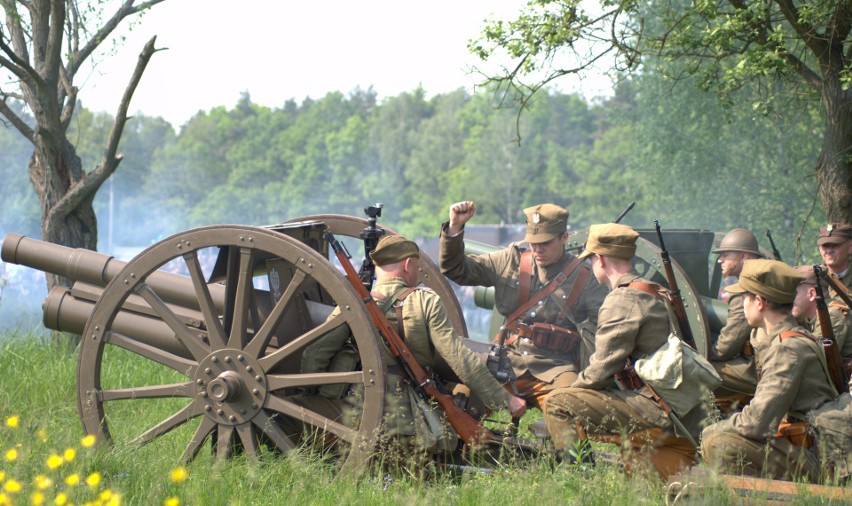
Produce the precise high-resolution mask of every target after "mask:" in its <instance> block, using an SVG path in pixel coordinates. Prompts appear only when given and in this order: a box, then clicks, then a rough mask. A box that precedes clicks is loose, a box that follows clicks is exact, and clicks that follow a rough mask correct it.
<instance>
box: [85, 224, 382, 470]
mask: <svg viewBox="0 0 852 506" xmlns="http://www.w3.org/2000/svg"><path fill="white" fill-rule="evenodd" d="M218 251H227V253H228V255H227V259H228V260H227V262H226V263H227V274H226V275H225V276H224V280H223V281H221V282H218V283H215V284H208V281H207V280H208V276H209V273H208V272H207V271H209V270H210V269H209V268H206V267H205V264H206V263H207V262H206V258H207V257H210V256H214V257H215V256H216V252H218ZM211 252H212V253H211ZM270 265H274V266H275V279H276V283H277V282H279V281H280V287H279V288H280V290H263V289H262V287H261V288H259V287H258V286H257V285H258V284H259V283H260V282H261V281H263V280H264V279H267V278H269V277H270V276H269V274H268V273H269V272H270V269H271V267H270ZM164 266H166V268H168V269H169V270H172V271H175V270H177V271H182V272H185V273H186V276H187V277H188V278H189V279H191V286H192V287H194V291H195V294H194V297H195V298H196V299H197V302H198V307H197V308H196V310H195V313H194V314H195V315H196V316H195V317H194V316H192V315H193V313H192V312H191V311H190V312H187V310H186V309H185V308H184V307H182V306H176V305H175V304H171V303H168V302H167V301H166V300H168V297H167V296H165V295H163V294H161V293H158V292H157V291H155V290H154V288H152V283H149V282H148V281H149V277H150V276H151V275H152V274H154V273H157V272H160V271H158V270H159V269H163V268H164ZM258 273H260V274H258ZM152 279H153V278H152ZM161 292H162V290H161ZM273 293H277V298H275V299H274V300H270V301H267V302H264V299H265V298H266V299H269V298H270V297H272V294H273ZM317 299H319V300H317ZM309 304H310V306H311V307H314V308H315V307H316V306H317V305H319V306H322V307H325V308H326V309H327V310H326V311H325V312H324V313H322V315H321V316H320V317H316V316H314V317H313V318H309V316H308V315H309V313H311V310H310V308H309V307H308V306H309ZM128 308H130V310H132V309H133V308H136V309H137V310H138V311H141V312H142V313H146V314H147V315H148V316H149V317H150V318H149V319H150V320H151V321H153V322H155V323H156V324H158V325H160V326H161V327H162V329H163V330H162V331H161V332H160V333H159V335H158V336H157V338H156V339H153V338H151V337H150V334H151V333H152V332H151V331H150V326H149V327H148V328H147V331H146V332H139V333H138V334H140V335H142V337H140V336H135V335H132V334H133V332H132V331H128V330H127V328H128V326H127V325H123V324H121V323H119V322H121V321H123V320H122V318H124V317H125V315H126V314H127V312H128ZM335 309H336V311H334V312H333V313H332V310H335ZM329 314H330V315H331V316H328V317H327V318H326V315H329ZM187 315H189V316H187ZM343 325H348V326H349V329H350V331H351V334H352V339H353V340H354V343H353V344H354V348H355V349H356V350H357V353H358V354H359V362H360V364H361V367H360V370H355V371H351V372H326V373H314V374H302V373H300V369H299V364H300V357H301V354H302V351H303V350H304V349H305V348H306V347H307V346H309V345H310V344H312V343H314V342H316V341H317V340H318V339H319V338H320V337H321V336H323V335H324V334H326V333H327V332H329V331H331V330H333V329H336V328H339V327H341V326H343ZM384 383H385V366H384V364H383V360H382V354H381V353H380V349H379V345H378V340H377V337H376V334H375V331H374V327H373V325H372V322H371V321H370V319H369V315H368V314H367V312H366V310H365V309H364V306H363V303H362V302H361V301H360V299H359V298H358V297H357V295H356V294H355V291H354V290H353V289H352V287H351V285H350V284H349V282H348V281H347V280H346V279H345V278H344V277H343V276H342V275H341V274H340V272H339V271H338V270H337V269H336V268H335V267H334V266H333V265H332V264H331V263H329V261H328V260H327V259H326V258H325V257H324V256H322V255H321V254H319V253H318V252H317V251H315V250H313V249H311V248H310V247H308V246H307V245H306V244H304V243H302V242H300V241H298V240H296V239H293V238H292V237H289V236H287V235H284V234H281V233H277V232H274V231H271V230H267V229H262V228H255V227H241V226H214V227H206V228H200V229H195V230H191V231H188V232H184V233H180V234H177V235H174V236H172V237H170V238H168V239H165V240H163V241H161V242H159V243H157V244H155V245H153V246H151V247H150V248H148V249H147V250H145V251H143V252H142V253H141V254H139V255H138V256H137V257H136V258H135V259H133V260H132V261H130V262H129V263H128V264H127V265H126V266H125V268H124V269H123V270H122V272H121V273H120V274H119V275H118V276H117V277H116V278H115V279H114V280H113V281H112V282H111V283H110V284H109V285H108V286H107V287H106V289H105V290H104V292H103V295H102V297H101V298H100V299H99V300H98V302H97V304H96V305H95V307H94V310H93V312H92V315H91V317H90V319H89V320H88V322H87V324H86V328H85V330H84V333H83V339H82V345H81V351H80V356H79V364H78V371H77V394H78V407H79V410H80V416H81V419H82V422H83V428H84V430H85V432H86V433H87V434H93V435H95V436H96V437H97V438H98V440H99V441H101V442H104V441H113V442H115V443H125V444H129V445H146V448H151V447H152V446H155V447H156V451H157V452H158V453H160V452H161V451H165V452H170V451H171V452H174V451H175V448H180V450H179V451H182V454H181V457H180V458H181V460H182V461H189V460H192V459H193V458H195V457H196V456H197V455H198V454H199V451H200V450H201V449H202V448H203V447H204V446H205V444H206V442H207V441H212V448H213V450H214V453H215V454H216V455H217V457H227V456H229V455H231V453H232V452H234V450H237V449H238V450H239V451H241V452H244V453H245V454H247V455H248V456H250V457H254V456H257V455H258V454H259V452H260V451H261V448H262V447H264V446H265V447H267V448H270V449H271V450H273V451H288V450H291V449H293V448H295V447H296V445H297V441H298V436H299V435H301V434H302V433H303V432H301V431H300V432H299V433H298V434H295V435H294V434H293V431H290V432H289V433H288V430H287V429H285V427H291V426H294V424H295V425H296V426H299V427H301V428H302V429H307V431H313V432H314V433H315V434H319V436H320V437H321V438H323V439H324V440H329V439H331V440H334V441H335V442H336V443H335V444H336V445H337V446H338V447H342V448H343V451H344V452H345V453H346V455H347V457H346V461H345V464H344V467H345V468H349V469H352V468H354V467H357V466H358V465H360V464H361V463H363V462H364V461H365V460H366V457H367V455H366V452H368V451H369V450H370V449H371V448H372V441H373V438H374V435H375V434H376V432H377V428H378V426H379V424H380V421H381V416H382V412H383V403H384V389H385V387H384ZM329 384H344V385H352V387H351V388H353V389H354V390H356V391H358V392H363V395H362V396H361V398H362V402H359V403H356V407H354V408H350V409H348V410H347V413H349V415H347V416H346V417H344V418H342V419H331V418H329V417H328V416H327V415H325V414H322V413H320V412H317V411H312V410H311V409H310V408H306V407H305V406H304V404H303V403H302V404H300V403H298V402H296V400H295V399H296V398H298V397H299V396H298V393H299V392H300V389H304V388H312V387H314V388H315V387H318V386H321V385H329ZM353 411H354V413H353ZM329 436H333V437H329ZM340 442H342V443H343V444H339V443H340Z"/></svg>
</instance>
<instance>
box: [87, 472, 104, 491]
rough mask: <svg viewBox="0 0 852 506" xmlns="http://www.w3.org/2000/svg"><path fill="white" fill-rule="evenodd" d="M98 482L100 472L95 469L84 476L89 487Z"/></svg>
mask: <svg viewBox="0 0 852 506" xmlns="http://www.w3.org/2000/svg"><path fill="white" fill-rule="evenodd" d="M100 482H101V473H99V472H97V471H95V472H94V473H92V474H90V475H89V476H87V477H86V485H88V486H89V488H95V487H97V486H98V483H100Z"/></svg>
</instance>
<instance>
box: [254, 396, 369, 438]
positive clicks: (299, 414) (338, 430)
mask: <svg viewBox="0 0 852 506" xmlns="http://www.w3.org/2000/svg"><path fill="white" fill-rule="evenodd" d="M263 407H264V408H267V409H271V410H273V411H277V412H279V413H282V414H284V415H287V416H291V417H293V418H296V419H299V420H301V421H302V422H304V423H308V424H310V425H313V426H314V427H316V428H318V429H321V430H324V431H328V432H331V433H332V434H334V435H335V436H337V437H339V438H340V439H343V440H344V441H348V442H350V443H352V442H354V441H355V436H356V434H357V432H356V431H354V430H353V429H350V428H349V427H347V426H345V425H343V424H341V423H338V422H335V421H333V420H330V419H329V418H326V417H324V416H322V415H320V414H319V413H315V412H313V411H311V410H309V409H306V408H304V407H302V406H299V405H298V404H295V403H293V402H291V401H288V400H286V399H283V398H281V397H278V396H275V395H270V396H268V397H267V398H266V401H265V402H264V403H263Z"/></svg>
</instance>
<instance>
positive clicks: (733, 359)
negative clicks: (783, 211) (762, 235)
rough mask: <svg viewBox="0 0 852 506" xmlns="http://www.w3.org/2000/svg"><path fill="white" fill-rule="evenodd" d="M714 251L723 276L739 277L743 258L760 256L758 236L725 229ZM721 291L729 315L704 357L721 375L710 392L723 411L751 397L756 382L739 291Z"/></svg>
mask: <svg viewBox="0 0 852 506" xmlns="http://www.w3.org/2000/svg"><path fill="white" fill-rule="evenodd" d="M713 253H716V254H718V255H719V259H718V262H719V265H720V266H721V267H722V276H723V277H725V278H731V279H733V281H734V282H736V280H737V279H738V278H739V276H740V273H741V272H742V270H743V263H744V262H745V261H746V260H751V259H755V258H760V257H761V256H762V255H761V254H760V250H759V247H758V244H757V238H755V237H754V234H752V233H751V232H749V231H748V230H746V229H744V228H735V229H733V230H731V231H730V232H728V233H727V234H726V235H725V237H724V238H722V241H721V242H720V243H719V247H718V248H717V249H715V250H713ZM722 292H723V293H722V296H721V298H722V299H723V300H727V301H728V318H727V320H726V322H725V326H724V327H722V330H720V331H719V337H718V338H717V339H716V340H715V341H712V342H711V343H710V346H709V354H708V356H707V358H708V360H710V363H711V364H713V367H715V368H716V372H718V373H719V376H721V377H722V385H721V386H720V387H719V388H717V389H716V391H715V392H713V393H714V395H715V396H716V402H717V403H718V404H719V407H720V408H721V409H722V410H723V411H728V410H730V409H735V408H737V407H739V406H741V405H743V404H745V403H747V402H748V401H749V400H750V399H751V396H752V395H754V389H755V387H756V386H757V375H756V374H755V370H754V352H753V349H752V347H751V344H750V343H749V335H750V334H751V327H750V326H749V324H748V322H747V321H746V319H745V314H744V313H743V298H742V294H739V293H730V292H729V291H727V290H725V289H723V290H722Z"/></svg>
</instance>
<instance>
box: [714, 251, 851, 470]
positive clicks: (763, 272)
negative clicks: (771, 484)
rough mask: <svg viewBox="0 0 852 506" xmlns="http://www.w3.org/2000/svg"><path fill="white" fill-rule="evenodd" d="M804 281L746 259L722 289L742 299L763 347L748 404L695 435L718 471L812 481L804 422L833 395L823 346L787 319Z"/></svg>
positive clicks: (813, 460) (814, 466)
mask: <svg viewBox="0 0 852 506" xmlns="http://www.w3.org/2000/svg"><path fill="white" fill-rule="evenodd" d="M803 280H804V278H803V277H802V275H801V274H800V273H799V272H798V271H796V270H795V269H793V268H792V267H790V266H788V265H786V264H784V263H782V262H779V261H777V260H749V261H747V262H746V263H745V266H744V267H743V272H742V274H741V275H740V279H739V281H738V282H737V284H736V285H733V286H731V287H729V288H728V291H730V292H731V293H742V294H743V308H744V310H745V315H746V319H747V320H748V322H749V324H750V325H751V326H752V327H754V328H755V331H754V332H755V333H756V332H758V331H763V332H765V333H766V336H767V338H768V343H767V346H766V347H765V348H761V349H759V350H758V359H759V371H758V372H759V378H760V380H759V382H758V384H757V390H756V391H755V394H754V398H753V399H752V401H751V402H750V403H749V404H748V405H747V406H745V407H744V408H743V410H742V412H740V413H735V414H734V415H732V416H731V417H730V418H728V419H727V420H724V421H721V422H718V423H715V424H713V425H710V426H709V427H707V428H706V429H704V431H703V433H702V436H703V440H702V443H701V450H702V454H703V455H704V458H705V460H707V461H708V462H709V463H711V464H713V465H717V466H719V467H721V469H722V471H723V472H728V473H741V472H742V473H744V474H747V475H751V476H767V477H770V478H774V479H786V480H790V479H795V478H799V477H807V478H810V479H812V480H814V479H817V478H818V475H819V462H818V459H817V457H816V454H815V449H816V448H815V446H814V443H815V441H814V440H813V438H812V436H811V435H810V434H811V433H810V431H809V430H808V425H807V422H805V421H804V420H805V418H806V414H807V413H808V412H809V411H811V410H813V409H816V408H818V407H820V406H822V405H823V404H824V403H826V402H828V401H830V400H832V399H834V398H835V397H836V396H837V392H836V391H835V389H834V386H833V385H832V383H831V380H830V379H829V375H828V369H827V365H825V354H824V352H823V349H822V347H821V346H820V345H819V344H817V343H816V342H815V341H814V338H813V336H811V335H810V334H809V333H808V332H807V330H805V329H804V328H802V327H801V326H800V325H799V324H798V323H797V322H796V320H795V319H794V318H793V315H792V313H791V312H792V307H793V301H794V299H795V294H796V288H797V287H798V286H799V284H800V283H801V282H802V281H803Z"/></svg>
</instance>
